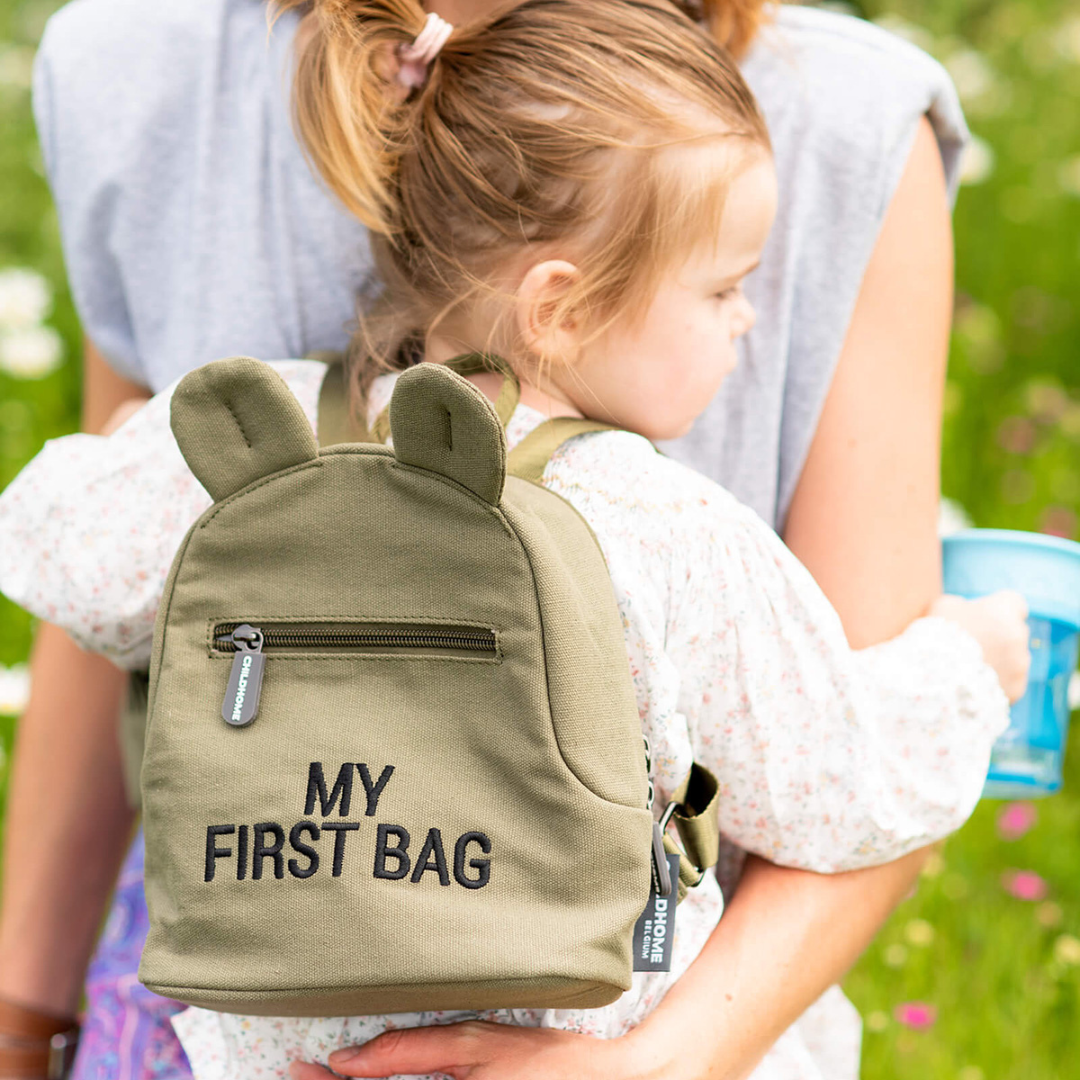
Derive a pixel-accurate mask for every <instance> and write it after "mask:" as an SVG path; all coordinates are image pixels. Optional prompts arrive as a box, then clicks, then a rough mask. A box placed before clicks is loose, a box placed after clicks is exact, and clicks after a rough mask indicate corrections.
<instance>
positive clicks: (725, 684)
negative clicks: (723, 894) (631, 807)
mask: <svg viewBox="0 0 1080 1080" xmlns="http://www.w3.org/2000/svg"><path fill="white" fill-rule="evenodd" d="M733 517H734V520H733ZM708 534H709V536H710V539H711V543H710V544H709V545H708V553H707V554H706V557H705V558H698V557H697V556H698V555H700V554H701V552H700V549H699V548H698V547H697V546H695V545H693V544H690V545H687V550H688V552H692V557H690V558H688V561H687V574H686V585H685V587H683V588H682V589H680V593H681V595H680V596H679V597H678V602H677V611H676V613H675V617H674V619H673V626H674V628H675V629H674V633H673V635H672V636H673V638H674V640H673V641H672V642H670V643H669V645H670V647H673V648H674V650H675V651H676V653H677V651H678V648H679V645H678V635H679V634H680V633H685V632H687V630H689V629H693V630H694V632H699V631H700V629H701V628H700V627H695V626H694V619H693V612H694V610H695V609H696V608H698V607H699V606H701V605H703V604H708V603H710V602H711V604H712V605H713V606H714V608H715V612H714V614H713V615H711V616H710V618H709V619H708V620H706V625H705V627H704V629H705V633H706V634H707V635H708V640H707V643H706V649H707V651H708V653H709V656H710V658H711V659H713V661H714V662H715V663H716V664H717V665H720V666H721V671H722V675H721V677H720V678H719V679H717V680H716V685H715V687H714V688H713V692H712V697H713V701H712V702H711V703H710V705H709V706H708V707H700V720H699V721H697V722H695V718H694V717H693V716H692V717H691V721H692V722H691V730H693V731H695V732H696V740H697V752H698V754H699V755H700V756H701V758H702V760H703V761H704V762H705V764H707V765H709V766H710V767H712V768H714V769H715V770H717V771H718V772H719V775H720V780H721V806H720V824H721V829H722V831H723V832H724V833H725V834H726V835H727V836H728V837H729V838H730V839H731V840H733V841H734V842H735V843H736V844H738V845H739V846H740V847H743V848H746V849H747V850H749V851H752V852H754V853H756V854H758V855H761V856H762V857H764V858H766V859H769V860H770V861H772V862H776V863H780V864H783V865H786V866H791V867H797V868H801V869H807V870H815V871H820V872H835V871H840V870H850V869H856V868H859V867H865V866H873V865H876V864H878V863H884V862H888V861H890V860H892V859H895V858H898V857H899V856H901V855H903V854H905V853H907V852H909V851H913V850H915V849H916V848H919V847H922V846H925V845H926V844H928V843H931V842H932V841H934V840H936V839H939V838H941V837H943V836H945V835H947V834H948V833H950V832H952V831H954V830H955V829H957V828H958V827H959V826H960V825H961V824H962V823H963V822H964V821H965V820H966V819H967V817H968V816H969V815H970V813H971V811H972V810H973V809H974V806H975V804H976V802H977V801H978V798H979V796H980V793H981V791H982V786H983V781H984V780H985V776H986V770H987V765H988V762H989V754H990V748H991V746H992V744H993V741H994V739H995V738H996V736H997V735H998V734H1000V732H1001V731H1002V730H1004V728H1005V726H1006V724H1007V721H1008V703H1007V700H1006V696H1005V694H1004V693H1003V692H1002V689H1001V685H1000V684H999V681H998V678H997V676H996V674H995V672H994V671H993V670H992V669H991V667H990V666H989V665H988V664H987V663H986V662H985V660H984V656H983V649H982V646H981V644H980V642H979V641H977V640H976V638H975V637H973V636H972V634H971V633H969V632H967V631H966V630H964V629H962V628H961V626H959V625H957V623H956V622H955V621H951V620H947V619H945V618H940V617H939V618H927V619H919V620H917V621H916V622H915V623H913V624H912V625H911V626H910V627H909V628H908V629H907V630H906V631H904V633H903V634H901V635H900V636H899V637H897V638H894V639H893V640H891V641H888V642H885V643H883V644H881V645H877V646H874V647H872V648H869V649H863V650H858V651H855V650H852V649H851V648H850V647H849V645H848V643H847V639H846V637H845V636H844V631H843V628H842V626H841V624H840V621H839V618H838V616H837V615H836V613H835V611H834V610H833V609H832V607H831V606H830V605H829V603H828V601H827V600H826V599H825V597H824V596H823V594H822V593H821V590H820V589H819V588H818V586H817V585H816V583H815V582H814V580H813V579H812V578H811V576H810V574H809V573H808V572H807V571H806V569H805V568H804V567H803V566H802V565H801V564H800V563H798V561H797V560H796V559H795V558H794V557H793V556H792V555H791V553H790V552H789V551H788V550H787V549H786V548H785V547H784V546H783V544H782V543H781V542H780V541H779V539H778V538H777V537H776V536H775V534H773V533H772V531H771V530H769V529H767V528H766V527H765V526H764V524H762V523H761V522H760V521H759V520H758V519H757V518H756V517H754V516H753V515H752V514H751V513H750V512H749V511H745V510H744V511H742V513H741V514H732V513H731V512H730V507H728V508H727V512H726V513H725V519H724V521H723V522H722V523H718V522H716V521H714V522H713V523H712V526H711V527H710V528H709V530H708ZM674 576H675V577H676V578H677V577H678V575H674ZM710 597H711V601H710V599H709V598H710ZM1014 615H1015V617H1014V618H1013V620H1012V621H1014V622H1015V623H1016V625H1017V626H1018V627H1022V626H1023V613H1022V612H1020V611H1017V612H1015V613H1014ZM1008 621H1009V620H1008V619H1007V620H1006V622H1008ZM987 640H988V641H989V639H987ZM1021 648H1022V643H1021ZM717 698H719V700H717ZM687 708H688V710H689V711H691V712H694V711H697V708H698V707H697V706H695V703H694V702H693V701H688V702H687Z"/></svg>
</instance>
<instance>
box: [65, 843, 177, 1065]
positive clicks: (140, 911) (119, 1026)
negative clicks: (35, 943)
mask: <svg viewBox="0 0 1080 1080" xmlns="http://www.w3.org/2000/svg"><path fill="white" fill-rule="evenodd" d="M143 854H144V851H143V838H142V833H141V832H140V833H139V834H138V836H136V837H135V842H134V843H133V844H132V845H131V851H130V852H128V857H127V860H126V861H125V862H124V868H123V869H122V870H121V871H120V880H119V882H118V884H117V887H116V895H115V896H114V897H113V904H112V910H111V912H110V913H109V921H108V922H107V923H106V924H105V931H104V933H103V934H102V935H101V941H100V942H99V943H98V948H97V952H96V953H95V955H94V959H93V961H92V962H91V964H90V971H89V974H88V975H87V979H86V1001H87V1004H86V1016H85V1018H84V1020H83V1029H82V1038H81V1039H80V1040H79V1053H78V1056H77V1057H76V1059H75V1067H74V1070H73V1072H72V1080H191V1069H190V1068H189V1067H188V1062H187V1058H186V1057H185V1056H184V1051H183V1050H182V1049H181V1047H180V1042H179V1040H178V1039H177V1038H176V1035H175V1033H174V1032H173V1029H172V1024H171V1023H170V1022H169V1018H170V1017H171V1016H173V1015H174V1014H175V1013H178V1012H179V1011H180V1010H181V1009H183V1007H184V1006H183V1005H180V1004H178V1003H177V1002H175V1001H169V1000H168V999H167V998H163V997H158V995H157V994H152V993H151V992H150V991H149V990H147V989H146V987H145V986H143V985H142V983H140V982H139V980H138V978H137V977H136V974H135V973H136V971H137V970H138V967H139V957H140V956H141V955H142V948H143V942H144V941H145V940H146V931H147V928H148V918H147V914H146V898H145V896H144V895H143Z"/></svg>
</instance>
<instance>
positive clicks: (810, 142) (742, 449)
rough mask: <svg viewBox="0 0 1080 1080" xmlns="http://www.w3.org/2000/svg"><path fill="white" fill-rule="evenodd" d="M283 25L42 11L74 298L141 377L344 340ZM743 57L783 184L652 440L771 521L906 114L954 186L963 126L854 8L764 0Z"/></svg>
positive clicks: (816, 401)
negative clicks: (692, 386) (725, 336)
mask: <svg viewBox="0 0 1080 1080" xmlns="http://www.w3.org/2000/svg"><path fill="white" fill-rule="evenodd" d="M295 26H296V19H295V17H294V16H291V15H289V16H286V17H284V18H283V19H282V20H281V21H279V22H278V24H277V26H276V28H275V29H274V31H273V33H272V34H268V31H267V25H266V6H265V4H264V3H263V2H262V0H73V2H71V3H69V4H68V5H67V6H66V7H64V8H63V9H62V10H61V11H60V12H58V13H57V14H56V15H55V16H54V17H53V18H52V19H51V20H50V22H49V25H48V28H47V30H46V32H45V36H44V39H43V41H42V45H41V50H40V52H39V54H38V62H37V68H36V72H35V83H34V106H35V111H36V115H37V122H38V130H39V132H40V136H41V143H42V150H43V153H44V158H45V164H46V168H47V170H48V174H49V179H50V181H51V183H52V187H53V192H54V195H55V198H56V203H57V207H58V209H59V215H60V227H61V232H62V235H63V241H64V250H65V254H66V257H67V264H68V274H69V277H70V280H71V286H72V290H73V292H74V296H75V302H76V305H77V307H78V310H79V315H80V317H81V318H82V321H83V326H84V329H85V331H86V333H87V335H88V336H89V337H90V338H91V339H92V340H93V341H94V342H95V343H96V344H97V346H98V347H99V348H100V349H101V350H102V352H103V353H104V354H105V355H106V356H107V357H108V358H109V359H110V361H111V362H112V364H113V365H114V366H115V368H116V370H117V371H119V372H120V373H121V374H124V375H126V376H128V377H129V378H132V379H135V380H136V381H139V382H142V383H145V384H146V385H148V386H149V387H151V388H152V389H154V390H158V389H161V388H162V387H164V386H166V385H167V384H168V383H170V382H172V381H173V380H174V379H176V378H177V377H179V376H180V375H181V374H183V373H184V372H185V371H187V370H189V369H191V368H193V367H196V366H198V365H199V364H202V363H205V362H207V361H209V360H213V359H216V358H217V357H221V356H227V355H230V354H234V353H247V354H249V355H253V356H258V357H261V358H263V359H274V358H281V357H289V356H303V355H305V354H307V353H309V352H311V351H313V350H315V349H332V348H341V347H343V346H344V345H345V343H346V341H347V339H348V325H349V323H350V322H351V321H352V319H353V313H354V310H355V296H356V294H357V292H358V290H359V289H361V288H362V287H366V286H367V285H368V284H369V276H370V255H369V249H368V246H367V242H366V237H365V233H364V230H363V229H362V228H361V227H360V226H359V225H358V224H357V223H355V222H354V221H353V220H351V219H350V218H349V217H348V216H347V215H346V214H345V212H344V211H343V210H342V209H341V208H340V207H339V206H338V205H337V204H336V203H335V202H334V201H333V199H332V197H331V196H330V195H329V194H328V193H327V191H326V190H325V188H324V187H323V186H322V185H321V184H320V182H319V181H318V180H316V179H315V177H314V176H313V175H312V173H311V171H310V169H309V167H308V165H307V162H306V160H305V158H304V155H303V152H302V150H301V148H300V146H299V145H298V143H297V141H296V138H295V136H294V134H293V131H292V128H291V122H290V109H289V91H290V79H289V73H290V72H289V59H290V55H291V42H292V36H293V33H294V30H295ZM742 69H743V72H744V73H745V75H746V77H747V80H748V81H749V83H750V86H751V88H752V89H753V91H754V93H755V94H756V95H757V97H758V100H759V102H760V103H761V105H762V108H763V110H764V112H765V115H766V118H767V120H768V124H769V129H770V132H771V135H772V140H773V146H774V150H775V155H776V164H777V171H778V175H779V184H780V206H779V215H778V218H777V221H776V225H775V227H774V229H773V232H772V234H771V236H770V239H769V241H768V245H767V247H766V249H765V252H764V256H763V259H762V264H761V266H760V268H759V269H758V270H757V271H755V273H754V274H753V275H752V276H751V278H750V279H749V280H748V282H747V293H748V295H749V297H750V299H751V301H752V302H753V304H754V306H755V308H756V310H757V325H756V326H755V328H754V329H753V331H751V333H750V334H749V335H748V336H747V337H746V338H744V339H742V341H741V342H740V350H741V351H740V363H739V367H738V369H737V370H736V372H735V373H734V374H733V375H732V376H731V377H730V378H729V379H728V381H727V382H726V383H725V385H724V387H723V388H722V389H721V391H720V393H719V394H718V396H717V397H716V399H715V400H714V401H713V402H712V403H711V404H710V406H709V408H708V410H707V411H706V413H705V414H704V415H703V416H702V417H701V419H700V420H699V421H698V423H697V425H696V427H695V429H694V430H693V431H692V432H691V434H690V435H689V436H687V437H686V438H684V439H681V440H679V442H677V443H674V444H670V445H668V446H665V449H666V450H667V451H668V452H670V453H672V454H673V455H674V456H676V457H678V458H680V459H681V460H683V461H685V462H687V463H688V464H690V465H692V466H694V467H695V468H697V469H699V470H701V471H702V472H704V473H706V474H707V475H709V476H711V477H712V478H713V479H715V480H717V481H719V482H720V483H721V484H723V485H724V486H725V487H727V488H729V489H730V490H731V491H732V492H733V493H734V494H735V495H736V496H738V497H739V498H740V499H742V500H743V501H744V502H746V503H748V504H749V505H750V506H752V507H753V508H754V509H755V510H757V511H758V513H759V514H761V516H762V517H763V518H764V519H765V520H766V521H768V522H770V523H771V524H773V525H774V526H782V524H783V521H784V518H785V516H786V513H787V508H788V506H789V504H790V501H791V497H792V494H793V492H794V489H795V486H796V484H797V482H798V478H799V474H800V472H801V470H802V466H803V463H804V462H805V460H806V454H807V451H808V449H809V446H810V441H811V438H812V437H813V433H814V429H815V427H816V425H817V421H818V417H819V416H820V413H821V408H822V404H823V402H824V399H825V395H826V392H827V390H828V387H829V382H830V380H831V378H832V373H833V370H834V367H835V365H836V361H837V358H838V356H839V353H840V348H841V345H842V343H843V340H844V337H845V335H846V332H847V327H848V323H849V321H850V318H851V313H852V310H853V307H854V304H855V299H856V296H857V294H858V290H859V286H860V283H861V281H862V278H863V273H864V271H865V269H866V265H867V262H868V260H869V258H870V254H871V251H872V250H873V247H874V244H875V241H876V239H877V235H878V232H879V229H880V226H881V222H882V219H883V217H884V215H885V210H886V208H887V206H888V204H889V202H890V199H891V197H892V194H893V192H894V190H895V188H896V185H897V183H898V181H899V179H900V175H901V173H902V172H903V168H904V165H905V163H906V161H907V157H908V154H909V152H910V149H911V146H912V144H913V141H914V137H915V131H916V127H917V124H918V121H919V118H920V117H921V116H922V115H923V114H924V113H927V114H929V116H930V119H931V121H932V122H933V124H934V127H935V130H936V131H937V135H938V140H939V144H940V147H941V152H942V158H943V161H944V164H945V170H946V175H947V176H948V178H949V184H950V192H951V193H955V184H956V177H957V164H958V158H959V152H960V150H961V148H962V146H963V143H964V141H965V139H966V137H967V131H966V128H965V125H964V119H963V115H962V113H961V110H960V105H959V102H958V101H957V98H956V94H955V91H954V89H953V87H952V84H951V83H950V81H949V78H948V76H947V75H946V73H945V71H944V69H943V68H942V67H941V66H940V65H939V64H938V63H937V62H936V61H934V60H933V59H931V58H930V57H929V56H927V55H926V54H925V53H923V52H921V51H919V50H918V49H916V48H915V47H914V46H912V45H910V44H908V43H907V42H904V41H902V40H900V39H899V38H896V37H894V36H892V35H890V34H888V33H886V32H885V31H883V30H881V29H879V28H877V27H875V26H872V25H869V24H867V23H864V22H861V21H859V20H857V19H854V18H850V17H848V16H842V15H835V14H830V13H826V12H822V11H818V10H814V9H810V8H801V7H781V8H780V9H779V10H778V13H777V17H776V20H775V22H774V23H773V24H772V25H770V26H767V27H766V28H765V29H763V30H762V31H761V33H760V36H759V37H758V39H757V40H756V42H755V44H754V46H753V48H752V49H751V51H750V53H749V54H748V55H747V57H746V58H745V60H744V62H743V64H742Z"/></svg>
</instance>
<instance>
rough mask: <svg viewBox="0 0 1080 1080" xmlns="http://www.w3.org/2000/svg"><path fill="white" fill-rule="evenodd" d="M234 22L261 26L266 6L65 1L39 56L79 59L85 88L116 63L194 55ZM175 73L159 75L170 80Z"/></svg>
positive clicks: (219, 0) (255, 1)
mask: <svg viewBox="0 0 1080 1080" xmlns="http://www.w3.org/2000/svg"><path fill="white" fill-rule="evenodd" d="M237 20H243V21H246V22H250V23H252V24H255V23H260V24H261V25H262V26H263V27H265V26H266V5H265V4H263V3H261V2H260V0H149V2H148V0H69V3H67V4H65V5H64V6H63V7H62V8H60V10H59V11H57V12H56V13H55V14H54V15H53V16H52V17H51V18H50V19H49V21H48V23H47V24H46V27H45V32H44V34H43V36H42V39H41V50H40V56H41V57H42V58H44V59H45V60H46V61H49V62H51V61H59V62H64V61H67V60H68V59H78V60H79V61H81V63H80V65H79V67H80V69H81V70H82V72H83V74H84V76H85V81H86V83H87V85H88V86H89V85H90V84H91V83H92V82H93V81H94V75H95V73H96V74H98V75H100V74H101V73H102V72H105V71H108V70H110V69H109V67H108V66H107V65H110V64H112V63H115V62H117V61H123V62H128V63H133V64H138V65H140V66H143V65H146V64H148V63H150V62H153V61H154V60H156V59H160V58H162V57H163V56H165V55H168V56H169V57H173V58H176V57H183V56H184V55H185V54H187V53H191V54H194V52H195V51H196V50H198V49H200V48H201V47H202V46H205V45H207V44H209V43H210V42H211V41H213V40H214V39H218V38H220V37H221V35H222V32H223V29H224V28H225V27H226V26H228V25H229V24H230V23H233V22H236V21H237ZM217 59H218V60H220V59H221V58H220V57H218V58H217ZM114 74H115V72H114ZM176 74H178V73H177V72H175V71H162V72H160V73H159V76H160V78H161V80H162V81H168V80H169V79H170V78H172V77H174V76H175V75H176ZM107 81H109V82H119V83H123V82H124V80H123V79H115V80H107Z"/></svg>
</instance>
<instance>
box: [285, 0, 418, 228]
mask: <svg viewBox="0 0 1080 1080" xmlns="http://www.w3.org/2000/svg"><path fill="white" fill-rule="evenodd" d="M274 6H275V8H276V9H277V10H278V12H282V11H286V10H289V9H293V8H300V9H305V10H307V15H306V17H305V18H304V20H303V22H302V24H301V26H300V28H299V30H298V32H297V38H296V80H295V87H294V109H295V114H296V123H297V126H298V128H299V132H300V135H301V138H302V141H303V144H304V145H305V146H306V147H307V151H308V154H309V155H310V157H311V158H312V162H313V164H314V165H315V166H316V168H317V169H318V171H319V172H320V173H321V174H322V176H323V177H324V179H325V180H326V182H327V184H329V186H330V187H331V189H332V190H333V191H334V193H335V194H336V195H337V197H338V198H339V199H340V200H341V201H342V203H343V204H344V205H345V207H346V209H348V210H349V211H350V213H352V214H354V215H355V216H356V217H357V218H358V219H359V220H360V221H362V222H363V223H364V224H365V225H367V226H368V228H370V229H372V230H373V231H375V232H378V233H383V234H389V233H392V232H394V230H395V225H396V218H397V214H396V202H395V198H394V196H393V194H392V190H391V189H392V186H393V178H394V175H395V173H396V171H397V168H398V164H399V162H400V159H401V154H402V151H403V150H404V149H405V148H406V146H407V145H408V128H409V124H410V114H411V112H412V110H411V109H410V108H409V107H408V106H407V105H406V104H405V99H406V97H407V95H408V88H407V87H405V86H403V85H402V84H401V83H399V82H398V81H397V79H396V75H397V72H398V70H399V67H400V64H399V61H398V58H397V54H398V53H399V51H400V50H401V48H402V47H403V46H406V45H408V44H409V43H411V42H412V41H413V40H414V39H415V38H416V37H417V35H418V34H419V33H420V32H421V31H422V30H423V29H424V25H425V21H426V18H427V16H426V14H425V12H424V9H423V7H422V6H421V4H420V2H419V0H274Z"/></svg>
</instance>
